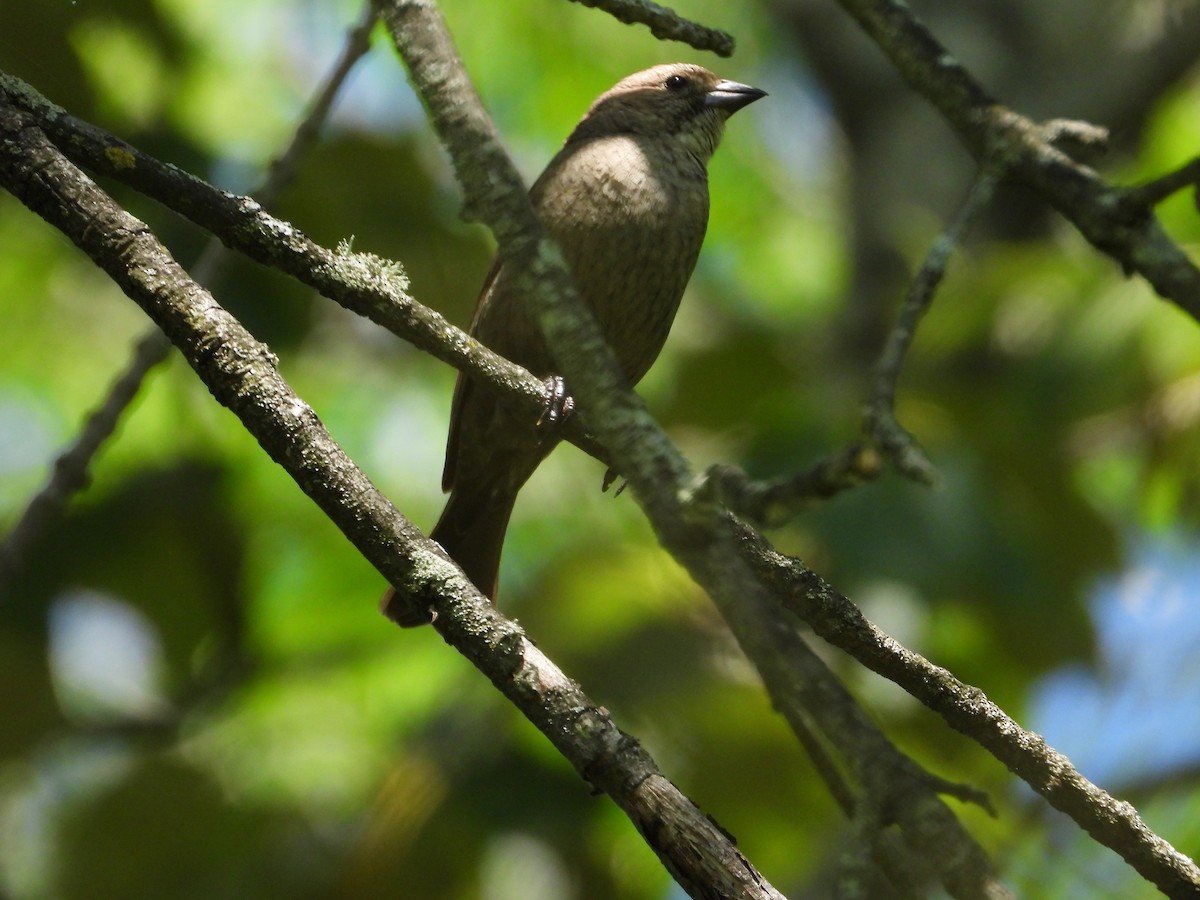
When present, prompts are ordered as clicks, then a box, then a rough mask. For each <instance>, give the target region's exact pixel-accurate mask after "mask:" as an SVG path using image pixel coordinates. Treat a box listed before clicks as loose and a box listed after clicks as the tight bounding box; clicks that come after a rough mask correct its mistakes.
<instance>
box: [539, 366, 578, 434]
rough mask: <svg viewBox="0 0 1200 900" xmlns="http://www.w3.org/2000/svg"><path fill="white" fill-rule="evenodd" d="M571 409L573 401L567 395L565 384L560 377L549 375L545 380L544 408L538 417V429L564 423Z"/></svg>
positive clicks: (573, 406)
mask: <svg viewBox="0 0 1200 900" xmlns="http://www.w3.org/2000/svg"><path fill="white" fill-rule="evenodd" d="M573 409H575V400H574V398H573V397H572V396H571V395H570V394H568V393H567V383H566V382H565V381H563V379H562V376H561V375H551V376H550V377H549V378H547V379H546V408H545V409H543V410H542V414H541V415H540V416H538V427H539V428H541V427H542V426H543V425H558V424H560V423H561V422H565V421H566V420H567V416H569V415H571V411H572V410H573Z"/></svg>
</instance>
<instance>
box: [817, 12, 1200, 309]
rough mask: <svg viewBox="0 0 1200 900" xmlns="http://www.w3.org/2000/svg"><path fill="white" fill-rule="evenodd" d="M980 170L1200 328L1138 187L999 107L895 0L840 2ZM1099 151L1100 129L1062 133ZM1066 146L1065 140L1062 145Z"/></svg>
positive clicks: (1193, 273) (1191, 295)
mask: <svg viewBox="0 0 1200 900" xmlns="http://www.w3.org/2000/svg"><path fill="white" fill-rule="evenodd" d="M838 3H839V5H840V6H841V7H842V8H843V9H844V10H845V11H846V12H847V13H849V14H850V15H851V16H852V17H853V18H854V19H855V21H857V22H858V24H859V25H860V26H861V27H862V28H863V30H864V31H866V33H867V34H868V35H869V36H870V37H871V39H872V40H873V41H875V43H876V44H878V45H879V48H880V49H881V50H882V51H883V52H884V54H886V55H887V57H888V58H889V59H890V60H891V61H892V63H893V65H895V67H896V69H897V70H898V71H899V72H900V74H901V76H902V77H903V78H904V79H905V81H907V82H908V83H909V84H910V85H911V86H912V87H913V89H914V90H916V91H917V92H918V93H920V94H921V95H922V96H924V97H925V98H926V99H928V100H929V101H930V102H931V103H932V104H933V105H934V106H935V107H937V109H938V110H939V111H940V112H941V114H942V115H943V116H944V117H945V119H946V121H947V122H948V123H949V124H950V127H951V128H953V129H954V131H955V133H956V134H957V135H958V137H959V139H960V140H961V141H962V142H963V144H965V145H966V147H967V149H968V150H969V151H970V152H971V154H972V155H973V156H974V157H975V159H976V160H978V161H979V163H980V164H981V165H983V166H995V167H998V169H999V170H1000V171H1003V172H1004V173H1005V174H1006V175H1007V176H1008V177H1010V178H1013V179H1015V180H1016V181H1019V182H1021V183H1022V184H1025V185H1027V186H1029V187H1031V188H1033V189H1034V190H1035V191H1037V192H1038V194H1040V195H1041V196H1042V197H1043V198H1044V199H1045V200H1046V201H1047V202H1048V203H1049V204H1050V205H1051V206H1053V207H1054V208H1055V209H1056V210H1058V211H1059V212H1060V213H1061V214H1062V215H1063V216H1065V217H1066V218H1067V219H1068V220H1070V221H1071V223H1072V224H1074V225H1075V227H1076V228H1077V229H1078V230H1079V232H1080V234H1082V235H1083V236H1084V237H1085V238H1086V239H1087V240H1088V241H1090V242H1091V243H1092V244H1093V245H1094V246H1095V247H1096V248H1097V249H1099V250H1101V251H1103V252H1104V253H1106V254H1108V255H1109V256H1111V257H1112V258H1113V259H1115V260H1116V261H1117V262H1118V263H1120V265H1121V267H1122V269H1123V270H1124V271H1125V272H1127V273H1134V272H1136V273H1137V274H1139V275H1141V276H1142V277H1143V278H1144V279H1145V280H1146V281H1147V282H1148V283H1149V284H1150V286H1151V287H1153V288H1154V290H1155V291H1157V292H1158V294H1159V295H1160V296H1162V297H1164V298H1166V299H1167V300H1170V301H1172V302H1173V303H1175V304H1176V305H1177V306H1178V307H1179V308H1180V309H1182V310H1183V311H1184V312H1186V313H1187V314H1188V315H1190V316H1191V317H1192V318H1194V319H1197V320H1200V268H1197V266H1196V264H1195V263H1194V262H1192V260H1191V259H1190V258H1189V257H1188V256H1187V254H1186V253H1184V252H1183V250H1182V249H1181V248H1180V247H1179V246H1178V245H1177V244H1176V243H1175V242H1174V241H1172V240H1171V238H1170V237H1169V236H1168V235H1167V234H1166V232H1164V231H1163V229H1162V226H1161V225H1160V224H1159V222H1158V219H1157V218H1156V217H1155V216H1154V212H1153V208H1152V203H1148V202H1147V198H1146V197H1145V196H1143V195H1139V193H1138V189H1137V188H1133V189H1129V188H1119V187H1113V186H1111V185H1109V184H1107V183H1106V182H1105V181H1104V180H1103V179H1102V178H1101V177H1100V176H1099V175H1098V174H1096V172H1094V171H1093V170H1092V169H1090V168H1088V167H1087V166H1084V165H1081V164H1079V163H1077V162H1076V161H1075V160H1073V159H1072V158H1071V157H1070V156H1068V155H1067V153H1066V152H1064V151H1063V150H1062V149H1060V147H1059V145H1060V144H1063V143H1064V142H1063V136H1064V129H1063V123H1062V122H1061V121H1053V122H1048V123H1044V124H1041V125H1039V124H1038V123H1036V122H1034V121H1032V120H1030V119H1028V118H1026V117H1025V116H1022V115H1019V114H1018V113H1016V112H1013V111H1012V110H1011V109H1008V108H1007V107H1005V106H1003V105H1001V104H999V103H997V102H995V101H994V100H993V99H992V98H991V97H990V96H989V95H988V94H987V92H986V91H985V90H984V89H983V87H982V86H981V85H980V84H979V83H978V82H977V81H975V79H974V78H973V77H972V76H971V74H970V73H969V72H968V71H967V70H966V68H964V67H963V65H962V64H961V63H960V62H958V60H956V59H955V58H954V57H953V56H952V55H951V54H950V52H949V51H948V50H947V49H946V48H945V47H943V46H942V45H941V44H940V43H939V42H938V41H937V39H936V38H934V36H933V35H932V34H931V33H930V32H929V30H928V29H927V28H926V27H925V26H924V25H923V24H922V23H921V22H920V21H919V20H918V19H917V18H916V17H915V16H914V15H913V14H912V12H911V11H910V9H909V7H908V5H907V4H905V3H903V2H901V0H838ZM1066 131H1067V132H1068V133H1070V134H1071V135H1075V136H1079V135H1084V136H1085V137H1084V140H1085V142H1087V143H1095V139H1096V129H1095V128H1094V127H1090V126H1086V125H1077V126H1074V127H1071V128H1069V129H1066ZM1067 143H1071V142H1069V141H1068V142H1067Z"/></svg>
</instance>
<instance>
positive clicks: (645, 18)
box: [572, 0, 733, 56]
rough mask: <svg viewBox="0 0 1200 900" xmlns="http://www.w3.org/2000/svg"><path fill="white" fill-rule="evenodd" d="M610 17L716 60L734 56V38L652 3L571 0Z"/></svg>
mask: <svg viewBox="0 0 1200 900" xmlns="http://www.w3.org/2000/svg"><path fill="white" fill-rule="evenodd" d="M572 2H574V3H578V4H580V5H581V6H591V7H594V8H596V9H601V10H603V11H604V12H606V13H608V14H609V15H610V16H612V17H613V18H614V19H616V20H617V21H618V22H624V23H625V24H626V25H645V26H646V27H647V28H649V29H650V33H651V34H652V35H654V36H655V37H656V38H658V39H659V40H664V41H680V42H681V43H684V44H690V45H691V46H693V47H695V48H696V49H697V50H711V51H712V52H713V53H715V54H717V56H732V55H733V35H731V34H729V33H728V32H726V31H719V30H718V29H716V28H707V27H705V26H704V25H700V24H698V23H696V22H691V21H689V20H687V19H684V18H682V17H681V16H679V15H678V14H677V13H676V12H675V11H674V10H671V9H667V8H666V7H665V6H659V5H658V4H657V3H651V2H650V0H572Z"/></svg>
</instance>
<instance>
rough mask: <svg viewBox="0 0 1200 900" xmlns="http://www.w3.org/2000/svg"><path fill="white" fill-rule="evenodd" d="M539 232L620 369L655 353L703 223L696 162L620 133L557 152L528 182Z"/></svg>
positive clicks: (703, 193) (644, 364) (703, 182)
mask: <svg viewBox="0 0 1200 900" xmlns="http://www.w3.org/2000/svg"><path fill="white" fill-rule="evenodd" d="M535 203H536V205H537V209H538V213H539V215H540V217H541V219H542V222H543V224H544V225H545V227H546V229H547V231H548V232H549V233H550V234H551V235H552V236H553V237H554V238H555V239H556V240H557V241H558V244H559V246H560V247H561V249H562V251H563V255H564V257H565V259H566V262H567V264H568V266H569V267H570V269H571V272H572V275H573V276H574V278H575V284H576V286H577V287H578V289H579V291H580V293H581V294H582V296H583V299H584V301H585V302H586V303H587V304H588V305H589V306H590V307H591V309H592V311H593V313H594V314H595V316H596V319H597V321H598V323H599V324H600V327H601V329H602V330H603V332H604V334H605V337H606V339H607V340H608V342H609V344H610V346H611V347H612V348H613V350H614V351H615V352H616V354H617V357H618V359H619V360H620V362H621V365H622V368H623V369H624V371H625V372H626V374H627V376H628V377H629V378H630V380H631V382H636V381H637V380H638V379H640V378H641V376H642V375H643V374H645V372H646V370H647V369H648V368H649V367H650V364H651V363H652V362H653V361H654V359H655V357H656V356H657V355H658V352H659V350H660V349H661V347H662V344H663V342H664V341H665V340H666V336H667V331H668V330H669V329H670V325H671V322H672V320H673V319H674V317H675V311H676V309H677V307H678V305H679V300H680V298H681V297H682V295H683V291H684V288H685V287H686V285H687V282H688V279H689V278H690V277H691V274H692V270H693V268H694V267H695V264H696V259H697V257H698V256H699V253H700V245H701V244H702V243H703V241H704V232H705V228H706V226H707V223H708V182H707V177H706V174H705V169H704V166H703V164H702V163H700V162H698V161H697V160H696V159H695V157H693V156H692V155H691V154H690V153H688V152H687V151H686V150H685V149H684V148H681V147H677V146H674V145H672V144H671V143H669V142H663V141H654V140H646V139H643V138H639V137H635V136H630V135H620V136H613V137H607V138H599V139H595V140H593V141H590V142H588V143H586V144H583V145H582V146H579V147H575V148H570V152H566V151H564V153H563V154H561V155H560V156H559V157H558V158H557V159H556V160H555V161H554V163H552V164H551V166H550V167H549V168H548V169H547V172H546V175H545V176H544V177H543V178H542V179H541V181H539V184H538V186H537V188H536V189H535Z"/></svg>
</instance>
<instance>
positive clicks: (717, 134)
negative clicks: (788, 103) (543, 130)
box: [567, 63, 766, 160]
mask: <svg viewBox="0 0 1200 900" xmlns="http://www.w3.org/2000/svg"><path fill="white" fill-rule="evenodd" d="M764 96H766V91H762V90H759V89H758V88H755V87H751V86H750V85H748V84H741V83H739V82H736V81H726V80H724V79H721V78H718V77H717V76H716V75H714V74H713V73H712V72H710V71H709V70H708V69H706V68H704V67H703V66H696V65H691V64H689V63H670V64H668V65H662V66H654V67H653V68H650V69H645V70H644V71H641V72H637V73H635V74H633V75H630V76H629V77H628V78H625V79H623V80H622V81H619V82H618V83H617V84H616V85H615V86H614V87H612V88H611V89H610V90H608V91H606V92H605V93H603V94H601V95H600V96H599V97H598V98H597V99H596V102H595V103H593V104H592V106H591V108H590V109H589V110H588V111H587V115H585V116H584V117H583V119H581V120H580V122H579V124H578V125H577V126H576V127H575V131H574V132H572V134H571V137H570V138H568V139H567V143H568V144H571V143H573V142H575V141H580V140H589V139H592V138H596V137H606V136H610V135H618V134H633V135H639V136H643V137H647V138H659V137H662V138H665V139H668V140H682V141H683V142H684V143H685V144H686V145H687V146H688V149H689V150H691V151H692V152H693V153H694V154H695V155H697V156H698V157H700V158H701V159H702V160H707V159H708V157H710V156H711V155H712V153H713V151H714V150H716V148H717V143H718V142H719V141H720V139H721V133H722V131H723V130H724V125H725V120H726V119H728V118H729V117H730V116H731V115H733V114H734V113H735V112H737V111H738V110H739V109H741V108H742V107H743V106H748V105H749V104H751V103H753V102H754V101H755V100H758V99H759V98H760V97H764Z"/></svg>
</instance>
